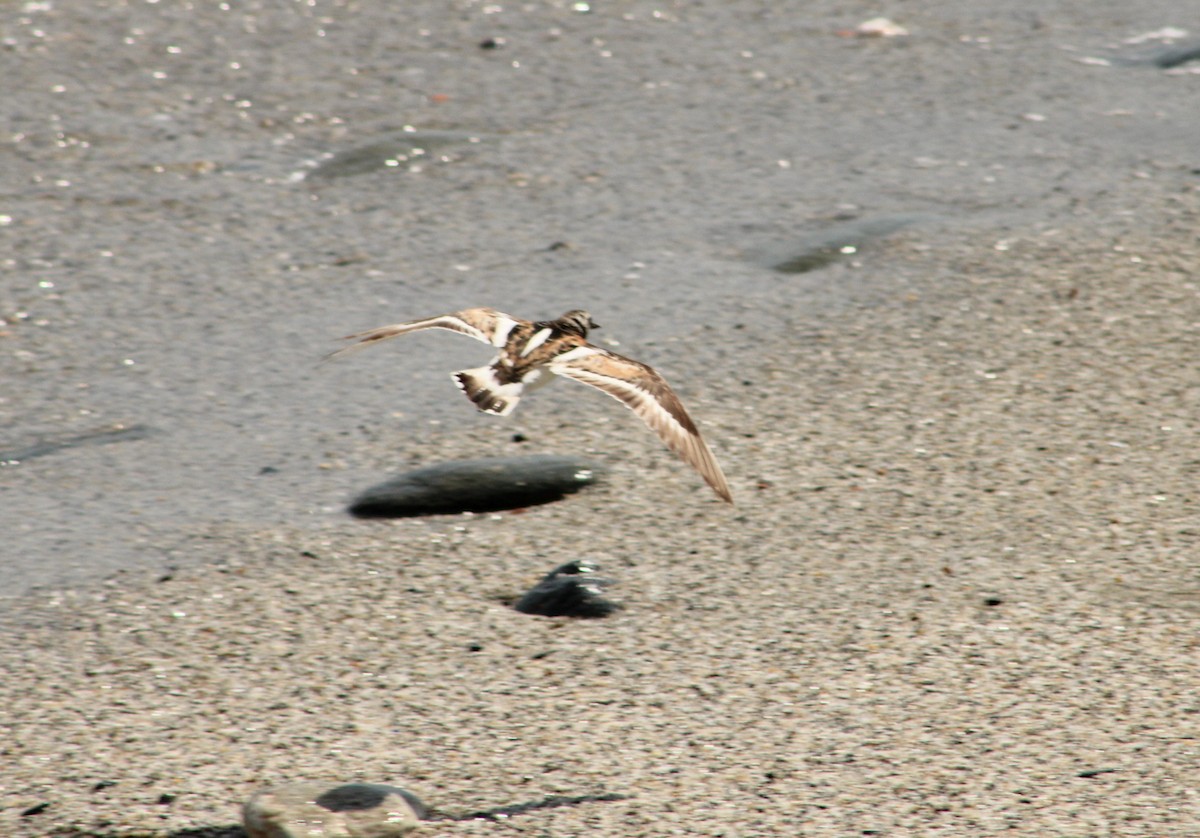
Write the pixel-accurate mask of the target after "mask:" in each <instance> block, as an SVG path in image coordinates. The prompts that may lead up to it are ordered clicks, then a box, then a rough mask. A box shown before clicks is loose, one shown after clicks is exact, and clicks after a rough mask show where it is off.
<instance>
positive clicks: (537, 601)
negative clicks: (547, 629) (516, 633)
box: [513, 561, 621, 617]
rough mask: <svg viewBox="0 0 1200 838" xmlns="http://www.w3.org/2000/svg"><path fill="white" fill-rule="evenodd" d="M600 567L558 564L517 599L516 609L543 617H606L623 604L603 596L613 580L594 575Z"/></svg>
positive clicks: (580, 563) (574, 563)
mask: <svg viewBox="0 0 1200 838" xmlns="http://www.w3.org/2000/svg"><path fill="white" fill-rule="evenodd" d="M598 569H599V568H597V567H596V565H594V564H592V563H591V562H587V561H574V562H568V563H567V564H564V565H561V566H559V567H556V568H554V570H552V571H550V572H549V573H548V574H546V576H545V577H544V578H543V579H542V581H541V582H538V583H537V584H536V585H534V586H533V587H532V588H530V589H529V591H528V592H527V593H526V594H525V595H524V596H523V597H521V598H520V599H519V600H517V603H516V604H515V605H514V606H513V608H515V609H517V610H518V611H520V612H521V613H522V614H540V615H541V616H543V617H607V616H608V615H609V614H611V613H612V612H614V611H616V610H617V609H619V608H620V607H621V606H620V605H618V604H617V603H615V602H612V601H611V600H608V599H605V598H604V588H605V587H607V586H609V585H611V584H612V580H611V579H601V578H599V577H596V576H593V575H592V574H593V573H595V572H596V571H597V570H598Z"/></svg>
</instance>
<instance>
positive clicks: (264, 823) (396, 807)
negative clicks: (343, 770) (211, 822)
mask: <svg viewBox="0 0 1200 838" xmlns="http://www.w3.org/2000/svg"><path fill="white" fill-rule="evenodd" d="M426 814H427V810H426V808H425V805H424V804H423V803H422V802H421V801H420V799H418V798H417V796H416V795H414V794H412V793H411V792H409V791H406V790H405V789H402V788H398V787H396V786H389V785H383V784H380V783H344V784H340V785H330V784H329V783H317V782H304V783H290V784H288V785H284V786H276V787H274V788H269V789H264V790H262V791H260V792H258V793H257V794H256V795H254V796H253V797H251V798H250V799H249V800H248V801H246V805H245V806H244V807H243V809H242V823H243V825H244V826H245V828H246V834H247V835H249V836H250V838H317V836H320V838H399V836H403V835H407V834H408V833H410V832H412V831H413V830H414V829H416V828H417V827H418V826H419V825H420V821H421V819H423V818H424V817H425V816H426Z"/></svg>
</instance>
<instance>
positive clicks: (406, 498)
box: [350, 454, 604, 518]
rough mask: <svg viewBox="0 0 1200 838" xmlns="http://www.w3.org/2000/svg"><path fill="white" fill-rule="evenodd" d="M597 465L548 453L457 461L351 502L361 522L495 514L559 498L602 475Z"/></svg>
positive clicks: (409, 475) (413, 474)
mask: <svg viewBox="0 0 1200 838" xmlns="http://www.w3.org/2000/svg"><path fill="white" fill-rule="evenodd" d="M603 471H604V469H603V467H602V466H600V465H598V464H596V463H593V462H589V461H588V460H583V459H580V458H578V457H559V456H554V455H549V454H543V455H535V456H530V457H496V458H490V459H483V460H459V461H457V462H450V463H439V464H438V465H434V466H429V467H427V468H421V469H417V470H416V471H410V472H408V473H407V474H402V475H400V476H399V477H396V478H393V479H392V480H389V481H387V482H386V483H380V484H379V485H378V486H372V487H371V488H370V489H367V490H366V491H365V492H363V493H362V494H361V495H359V496H358V497H357V498H355V499H354V502H353V503H351V504H350V512H351V514H353V515H357V516H359V517H360V518H409V517H414V516H417V515H453V514H456V513H459V512H495V511H498V510H502V509H518V508H520V507H523V506H536V505H537V504H542V503H550V502H551V501H556V500H562V499H563V498H564V497H565V496H567V495H569V494H572V493H573V492H577V491H579V490H580V489H582V488H584V487H585V486H590V485H591V484H592V483H595V482H596V480H597V479H599V477H600V476H601V475H602V473H603Z"/></svg>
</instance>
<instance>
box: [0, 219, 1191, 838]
mask: <svg viewBox="0 0 1200 838" xmlns="http://www.w3.org/2000/svg"><path fill="white" fill-rule="evenodd" d="M1196 220H1197V217H1196V214H1195V210H1194V209H1192V210H1189V211H1188V212H1187V213H1186V214H1183V215H1181V216H1180V218H1179V221H1178V223H1177V224H1173V225H1164V226H1163V227H1160V228H1159V229H1158V230H1156V231H1155V235H1152V236H1146V237H1129V238H1126V239H1124V240H1123V243H1122V244H1121V245H1120V247H1121V249H1120V250H1114V249H1113V247H1111V246H1105V247H1098V246H1097V247H1088V246H1086V245H1079V244H1074V245H1072V244H1069V243H1068V239H1064V238H1063V237H1062V236H1060V237H1054V238H1051V239H1047V240H1020V241H1016V242H1013V243H1012V244H1011V246H1010V247H1009V249H1008V250H1007V251H1005V252H1004V253H1003V255H1002V256H998V257H994V258H988V259H986V260H983V259H979V258H978V256H977V255H976V254H974V253H972V252H965V253H963V254H962V255H961V256H955V255H953V254H946V253H934V254H928V253H923V254H920V258H922V259H928V260H932V261H934V262H941V263H942V264H943V265H944V266H945V267H952V268H954V269H955V270H956V271H957V272H958V273H959V274H960V275H961V276H962V277H963V279H962V281H961V282H960V283H959V284H957V285H956V286H955V287H954V288H953V289H952V290H951V291H946V292H945V293H941V292H932V291H930V292H928V293H923V292H920V291H915V292H914V293H913V294H912V296H911V297H910V298H909V299H908V300H906V301H905V302H904V303H903V304H899V305H896V306H893V307H891V308H888V309H872V310H859V311H853V312H848V313H846V314H845V315H844V316H842V317H838V318H835V319H831V320H829V321H828V322H827V323H825V324H824V327H823V328H822V329H821V330H814V331H808V332H806V333H804V334H803V335H792V336H786V337H785V338H784V339H779V338H776V339H775V340H773V341H771V342H770V344H769V349H770V352H769V353H768V354H767V355H766V356H765V359H764V361H763V363H762V365H761V367H760V368H758V369H753V370H747V372H746V373H745V375H746V379H747V381H749V382H751V383H750V384H748V385H744V384H743V383H742V382H741V381H740V380H739V381H728V380H727V381H725V382H722V383H720V384H717V385H715V387H714V391H712V393H711V395H710V398H709V400H708V404H707V406H706V408H705V410H704V411H703V415H704V417H705V419H706V420H707V425H706V427H707V429H708V430H709V431H710V433H711V435H712V438H713V439H714V440H719V442H718V443H717V448H718V452H719V454H720V455H721V456H722V457H723V459H724V462H725V463H726V467H727V471H728V472H729V473H730V474H731V475H737V478H736V480H735V492H736V494H737V495H738V498H739V501H740V505H739V506H737V507H736V508H734V509H733V510H729V509H727V508H726V507H724V506H723V505H721V504H719V503H717V502H715V501H714V500H713V499H712V498H711V497H710V493H708V492H707V490H706V489H705V488H704V487H703V486H702V485H699V484H698V481H695V480H693V479H692V476H691V475H689V474H688V472H687V471H686V470H685V469H682V468H679V467H678V466H677V464H676V463H674V462H672V460H671V459H670V458H669V456H667V455H665V454H664V452H661V451H659V450H658V449H657V447H656V443H655V440H653V439H652V438H649V435H644V436H642V437H637V436H630V437H629V438H628V440H629V441H628V443H627V444H624V443H623V444H620V445H619V446H618V453H614V454H613V455H612V456H613V458H614V464H615V465H616V466H617V468H616V474H615V476H614V477H613V478H612V482H611V483H610V484H608V486H607V488H603V489H598V490H587V491H585V492H583V493H581V494H579V495H577V496H575V497H573V498H571V499H569V500H567V501H565V502H563V503H561V504H558V505H554V506H549V507H542V508H539V509H536V510H530V511H529V512H527V513H526V514H515V515H514V514H502V515H496V516H479V517H462V518H441V519H433V520H430V521H411V520H410V521H401V522H393V523H384V524H359V525H358V526H357V529H356V531H357V532H358V534H357V535H355V536H342V537H339V538H337V539H330V540H320V539H312V538H308V537H305V536H303V535H298V534H296V533H293V532H289V531H288V530H287V529H276V530H272V531H269V532H259V533H254V532H246V533H242V534H238V535H236V536H233V535H227V536H225V537H224V538H222V539H220V540H215V541H214V542H213V543H212V544H210V545H209V547H210V550H211V551H212V553H213V554H214V555H218V554H220V555H223V556H224V561H223V562H222V563H221V564H220V565H219V566H215V567H208V568H197V569H190V570H186V571H181V572H179V573H177V574H176V575H175V576H174V577H173V578H171V579H169V580H165V581H158V582H154V581H148V582H146V583H143V584H124V585H122V586H120V587H115V588H108V589H104V590H103V591H102V592H100V593H97V594H87V595H81V596H78V597H65V596H64V597H61V598H58V599H55V600H54V601H52V602H48V603H43V605H45V606H46V613H47V614H48V615H49V617H50V618H51V619H53V620H55V621H56V622H58V625H57V627H54V628H49V629H45V630H37V631H29V630H26V631H23V632H22V633H20V634H19V635H14V636H12V637H11V638H10V640H9V642H8V645H7V647H6V648H5V649H4V651H3V669H4V672H5V674H6V677H5V678H4V679H3V681H2V682H0V705H2V706H3V707H5V713H6V716H7V718H8V720H9V722H8V724H10V725H11V729H10V731H9V732H8V733H7V734H6V735H5V737H4V744H3V745H2V746H0V747H2V749H3V758H4V761H5V766H6V768H5V772H4V778H3V787H4V806H5V809H4V812H3V817H4V821H3V823H4V830H5V833H6V834H11V835H22V836H24V835H30V836H32V835H43V834H47V832H48V831H49V829H50V828H51V827H52V826H56V825H72V826H78V827H85V828H92V829H95V830H96V834H100V835H126V834H129V831H130V830H151V831H153V830H159V831H155V832H154V833H153V834H156V835H158V834H168V833H170V831H171V830H184V829H185V828H196V827H200V826H211V827H217V826H225V825H229V824H232V823H234V822H236V818H237V807H238V805H239V804H240V803H241V801H242V800H244V799H245V798H246V797H248V796H249V795H250V794H251V793H252V792H254V790H255V789H256V788H258V787H259V786H261V785H264V784H272V783H279V782H283V781H294V780H300V779H306V778H313V779H338V780H352V779H363V780H368V781H379V782H390V783H394V784H398V785H402V786H404V787H405V788H408V789H410V790H412V791H413V792H415V793H416V794H418V795H419V796H420V797H421V798H422V799H423V800H424V801H425V802H426V803H427V804H429V805H430V806H432V807H434V808H435V809H437V810H439V811H442V812H446V813H450V814H453V813H456V812H457V813H461V812H467V811H479V810H486V809H491V808H497V807H502V806H508V805H514V804H519V803H524V802H531V801H536V800H540V799H542V798H545V797H547V796H550V795H568V796H580V795H600V794H611V793H617V794H627V795H629V799H627V800H623V801H609V802H595V803H583V804H580V805H577V806H572V807H561V808H553V809H546V810H540V811H533V812H528V813H525V814H520V815H515V816H513V818H512V820H511V823H512V825H513V827H514V828H519V829H521V830H525V831H527V832H528V833H529V834H538V835H579V834H597V835H627V836H662V835H675V834H690V835H726V836H728V835H797V834H816V835H831V834H842V835H847V834H860V833H872V832H873V833H874V834H933V833H937V832H944V833H946V834H989V833H996V832H1000V831H1003V830H1005V829H1013V830H1016V831H1017V832H1019V833H1020V834H1025V835H1168V834H1170V835H1187V834H1195V833H1196V832H1197V830H1200V815H1198V811H1200V810H1198V808H1197V804H1198V803H1200V801H1198V800H1197V790H1196V783H1195V777H1196V768H1197V765H1198V762H1200V745H1198V743H1197V739H1196V730H1197V718H1198V715H1200V696H1198V695H1197V691H1196V690H1197V677H1196V676H1197V659H1198V656H1200V645H1198V641H1197V633H1196V623H1197V620H1198V619H1200V578H1198V575H1197V572H1196V568H1195V548H1196V531H1195V515H1196V494H1195V474H1196V451H1197V445H1196V429H1195V424H1194V423H1195V409H1196V403H1197V394H1198V393H1200V390H1198V389H1197V385H1196V381H1195V375H1194V368H1193V365H1192V362H1193V360H1194V359H1195V358H1196V357H1197V352H1198V350H1200V346H1198V343H1200V332H1198V331H1197V323H1200V296H1198V293H1197V288H1196V285H1195V283H1194V277H1193V274H1192V271H1193V269H1194V267H1195V266H1196V265H1197V264H1198V262H1197V259H1198V258H1200V252H1198V250H1197V247H1196V242H1195V239H1194V236H1193V234H1192V233H1191V232H1190V230H1191V229H1192V225H1193V224H1194V223H1196ZM1066 235H1067V234H1066V233H1065V234H1064V236H1066ZM903 250H904V248H903V247H898V248H897V252H896V254H895V256H896V258H899V259H907V258H914V256H913V254H907V255H906V254H904V253H903ZM968 292H969V293H968ZM588 433H589V438H588V440H587V442H588V443H589V444H597V445H598V444H600V443H601V442H602V435H600V434H598V433H597V434H595V435H594V436H593V435H591V434H592V432H591V431H588ZM454 444H455V441H454V440H452V439H448V440H446V447H447V448H448V449H450V448H453V447H454ZM619 452H624V453H619ZM580 554H583V555H586V556H588V557H592V558H595V559H597V560H599V561H601V562H602V563H603V564H604V566H605V569H606V571H607V572H608V575H611V576H615V577H617V578H618V579H619V580H620V586H619V588H618V589H617V592H618V593H619V597H620V599H621V600H622V601H623V602H624V604H625V605H626V610H624V611H622V612H620V613H618V614H617V615H615V616H613V617H611V618H608V619H604V620H590V621H578V622H563V621H556V620H549V619H544V618H534V617H528V616H525V615H521V614H518V613H515V612H513V611H512V610H510V609H509V608H507V607H506V606H505V605H504V604H503V602H502V600H503V599H504V598H506V597H510V596H512V595H514V594H515V593H517V592H519V591H521V590H523V589H524V588H525V587H526V586H528V585H529V584H530V583H531V582H532V581H533V580H535V579H536V578H537V576H538V575H539V574H541V573H543V572H545V571H546V570H547V569H548V568H549V566H552V565H553V564H555V563H557V562H560V561H562V560H564V559H565V558H567V557H569V556H573V555H580ZM106 780H107V781H115V783H116V785H113V786H111V787H109V788H106V789H104V790H103V791H91V789H92V788H93V786H95V784H97V783H100V782H102V781H106ZM163 794H169V795H172V796H173V800H172V802H171V803H169V804H159V803H157V802H156V801H157V800H158V799H159V797H160V795H163ZM41 801H50V802H51V806H50V807H49V809H47V811H46V812H44V813H43V814H41V815H38V816H36V817H30V818H25V819H23V820H18V819H17V818H16V817H15V816H14V815H15V811H14V807H16V808H23V807H26V806H32V805H34V804H36V803H38V802H41ZM431 828H432V829H434V833H435V834H438V835H492V834H499V833H498V832H497V830H501V831H503V829H502V828H501V827H498V826H496V825H495V824H494V823H492V822H489V821H474V822H453V821H444V822H438V823H437V825H436V828H433V827H431ZM136 834H141V833H140V832H137V833H136ZM178 834H180V835H193V834H195V833H191V832H186V831H184V832H179V833H178Z"/></svg>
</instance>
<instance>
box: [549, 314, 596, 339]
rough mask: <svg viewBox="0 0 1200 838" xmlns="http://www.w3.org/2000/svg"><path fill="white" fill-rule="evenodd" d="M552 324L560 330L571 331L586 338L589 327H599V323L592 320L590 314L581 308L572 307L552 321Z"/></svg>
mask: <svg viewBox="0 0 1200 838" xmlns="http://www.w3.org/2000/svg"><path fill="white" fill-rule="evenodd" d="M554 325H555V326H556V327H557V328H558V330H559V331H562V332H571V333H572V334H576V335H579V336H580V337H581V338H586V337H587V335H588V330H589V329H599V328H600V324H599V323H596V322H594V321H593V320H592V315H590V314H588V313H587V312H586V311H584V310H583V309H581V308H577V309H572V310H571V311H568V312H567V313H566V314H564V315H563V316H562V317H560V318H558V319H557V320H555V321H554Z"/></svg>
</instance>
